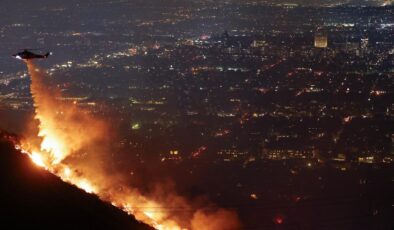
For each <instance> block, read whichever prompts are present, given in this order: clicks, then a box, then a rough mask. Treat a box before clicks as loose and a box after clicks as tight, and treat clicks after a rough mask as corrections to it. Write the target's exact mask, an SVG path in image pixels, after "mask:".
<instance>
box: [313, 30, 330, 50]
mask: <svg viewBox="0 0 394 230" xmlns="http://www.w3.org/2000/svg"><path fill="white" fill-rule="evenodd" d="M327 43H328V39H327V35H325V34H323V33H317V34H316V35H315V47H316V48H327Z"/></svg>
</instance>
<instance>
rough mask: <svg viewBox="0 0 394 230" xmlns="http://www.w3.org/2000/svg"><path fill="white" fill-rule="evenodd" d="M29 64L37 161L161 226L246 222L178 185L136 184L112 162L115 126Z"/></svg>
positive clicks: (230, 227) (228, 229) (214, 229)
mask: <svg viewBox="0 0 394 230" xmlns="http://www.w3.org/2000/svg"><path fill="white" fill-rule="evenodd" d="M27 67H28V70H29V73H30V76H31V81H32V83H31V93H32V95H33V100H34V106H35V112H36V115H35V118H36V120H37V122H38V130H39V131H38V134H37V133H36V134H35V135H31V134H30V135H29V134H28V135H27V137H26V138H25V139H24V140H23V141H22V148H23V150H25V151H26V152H27V153H28V154H29V156H30V157H31V158H32V160H33V161H34V162H35V163H36V164H37V165H39V166H41V167H44V168H46V169H47V170H48V171H50V172H52V173H54V174H56V175H57V176H59V177H60V178H62V179H63V180H64V181H66V182H69V183H71V184H74V185H76V186H78V187H79V188H81V189H83V190H85V191H86V192H89V193H95V194H97V195H98V196H99V197H100V198H101V199H102V200H104V201H107V202H109V203H111V204H112V205H114V206H116V207H118V208H120V209H122V210H124V211H125V212H127V213H128V214H130V215H134V216H135V218H136V219H137V220H139V221H142V222H144V223H146V224H148V225H150V226H152V227H154V228H156V229H163V230H164V229H166V230H167V229H168V230H185V229H191V230H200V229H204V230H234V229H239V228H240V222H239V220H238V216H237V214H236V212H234V211H231V210H225V209H221V208H217V207H216V206H214V205H211V204H210V205H208V206H206V205H205V206H204V205H201V204H198V205H197V204H194V202H191V201H188V200H186V199H185V198H183V197H181V196H179V195H177V193H176V191H175V188H173V187H168V186H164V185H156V186H155V188H154V189H152V191H150V192H148V193H145V194H142V193H141V192H140V191H139V190H138V189H137V188H132V187H130V186H129V185H128V182H127V180H126V179H125V178H124V177H123V176H122V175H121V174H120V173H117V172H116V171H114V170H110V169H109V167H108V165H109V164H108V161H109V160H111V158H110V157H108V155H109V154H108V152H109V151H110V148H109V147H110V146H109V145H108V143H110V141H111V140H110V137H111V135H109V133H111V132H110V129H109V128H108V126H107V125H106V123H105V122H104V120H101V119H98V118H96V117H94V116H93V115H91V114H90V113H89V111H86V110H84V109H81V108H79V107H78V105H76V104H75V103H73V102H69V101H64V100H61V94H60V92H59V90H58V89H57V88H56V87H51V86H50V85H49V84H48V83H47V82H48V76H47V74H46V73H45V72H44V71H43V70H41V69H39V68H37V67H36V66H35V65H34V63H32V62H31V61H28V62H27ZM163 184H164V183H163ZM198 207H200V208H198ZM201 207H203V208H201ZM204 207H209V208H204Z"/></svg>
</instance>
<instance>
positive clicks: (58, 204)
mask: <svg viewBox="0 0 394 230" xmlns="http://www.w3.org/2000/svg"><path fill="white" fill-rule="evenodd" d="M3 136H4V135H3V134H2V133H1V132H0V229H28V228H29V229H30V228H31V229H36V228H37V229H129V230H130V229H138V230H140V229H141V230H145V229H151V228H149V227H148V226H146V225H144V224H141V223H139V222H137V221H136V220H134V219H133V218H132V217H130V216H128V215H126V214H125V213H123V212H122V211H120V210H118V209H116V208H114V207H112V206H111V205H108V204H106V203H103V202H102V201H100V200H99V199H98V198H97V197H96V196H94V195H89V194H86V193H85V192H83V191H82V190H79V189H78V188H76V187H74V186H71V185H69V184H67V183H64V182H62V181H61V180H60V179H59V178H57V177H55V176H54V175H52V174H50V173H48V172H46V171H45V170H42V169H40V168H38V167H36V166H35V165H34V164H33V163H32V162H31V161H30V159H29V158H28V157H27V156H26V155H23V154H21V153H19V152H18V151H16V150H15V149H14V148H13V146H12V144H11V143H9V142H8V141H7V140H5V139H4V138H3Z"/></svg>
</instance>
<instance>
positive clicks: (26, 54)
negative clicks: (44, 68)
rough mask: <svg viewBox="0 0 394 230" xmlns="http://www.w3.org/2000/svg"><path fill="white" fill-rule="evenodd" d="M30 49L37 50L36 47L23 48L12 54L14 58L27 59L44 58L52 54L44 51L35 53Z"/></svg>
mask: <svg viewBox="0 0 394 230" xmlns="http://www.w3.org/2000/svg"><path fill="white" fill-rule="evenodd" d="M32 50H38V49H23V50H22V52H19V53H16V54H13V55H12V56H13V57H14V58H16V59H20V60H25V61H27V60H31V59H45V58H48V57H49V55H51V54H52V53H51V52H46V53H45V54H36V53H33V52H32Z"/></svg>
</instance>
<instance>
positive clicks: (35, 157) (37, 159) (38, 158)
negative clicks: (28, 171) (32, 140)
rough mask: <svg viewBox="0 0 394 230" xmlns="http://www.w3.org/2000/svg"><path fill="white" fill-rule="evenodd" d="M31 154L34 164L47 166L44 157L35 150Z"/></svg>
mask: <svg viewBox="0 0 394 230" xmlns="http://www.w3.org/2000/svg"><path fill="white" fill-rule="evenodd" d="M30 156H31V160H32V161H33V162H34V164H36V165H38V166H40V167H45V163H44V161H43V160H42V157H41V155H40V154H38V153H36V152H33V153H32V154H31V155H30Z"/></svg>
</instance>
